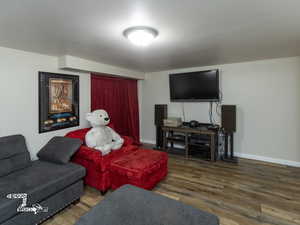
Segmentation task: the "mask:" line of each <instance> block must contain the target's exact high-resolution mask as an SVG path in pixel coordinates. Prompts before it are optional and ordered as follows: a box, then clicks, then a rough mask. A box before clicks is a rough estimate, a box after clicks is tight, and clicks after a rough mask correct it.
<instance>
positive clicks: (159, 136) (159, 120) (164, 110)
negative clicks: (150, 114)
mask: <svg viewBox="0 0 300 225" xmlns="http://www.w3.org/2000/svg"><path fill="white" fill-rule="evenodd" d="M167 117H168V105H155V106H154V123H155V125H156V148H158V149H161V148H162V147H163V131H162V129H161V127H162V126H163V125H164V119H166V118H167Z"/></svg>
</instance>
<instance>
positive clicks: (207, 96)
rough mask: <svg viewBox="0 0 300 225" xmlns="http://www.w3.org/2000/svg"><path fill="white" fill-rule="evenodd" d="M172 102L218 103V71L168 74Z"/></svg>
mask: <svg viewBox="0 0 300 225" xmlns="http://www.w3.org/2000/svg"><path fill="white" fill-rule="evenodd" d="M169 81H170V96H171V101H173V102H176V101H177V102H197V101H198V102H212V101H214V102H216V101H219V70H207V71H199V72H191V73H180V74H170V75H169Z"/></svg>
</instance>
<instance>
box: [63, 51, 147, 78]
mask: <svg viewBox="0 0 300 225" xmlns="http://www.w3.org/2000/svg"><path fill="white" fill-rule="evenodd" d="M58 65H59V68H60V69H70V70H73V71H74V70H76V71H81V72H89V73H106V74H112V75H117V76H122V77H127V78H133V79H145V73H143V72H139V71H135V70H129V69H125V68H122V67H117V66H113V65H108V64H104V63H99V62H94V61H91V60H86V59H82V58H78V57H74V56H70V55H64V56H61V57H59V59H58Z"/></svg>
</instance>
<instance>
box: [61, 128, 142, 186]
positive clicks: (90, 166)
mask: <svg viewBox="0 0 300 225" xmlns="http://www.w3.org/2000/svg"><path fill="white" fill-rule="evenodd" d="M89 130H90V128H85V129H79V130H75V131H72V132H69V133H68V134H66V137H70V138H78V139H81V140H82V141H83V143H84V144H83V145H82V146H81V147H80V149H79V150H78V151H77V152H76V153H75V154H74V156H73V157H72V159H71V161H72V162H74V163H77V164H80V165H82V166H83V167H85V168H86V176H85V178H84V181H85V184H87V185H89V186H92V187H94V188H96V189H98V190H100V191H103V192H104V191H106V190H107V189H109V188H110V187H111V179H110V178H111V176H110V170H109V167H110V164H111V162H112V161H113V160H115V159H119V158H120V157H123V156H124V155H127V154H128V153H130V152H134V151H137V150H138V146H137V145H135V143H134V141H133V139H132V138H130V137H127V136H122V138H123V139H124V144H123V146H122V148H121V149H119V150H115V151H112V152H111V153H109V154H107V155H104V156H102V154H101V152H100V151H98V150H96V149H93V148H89V147H87V146H86V145H85V135H86V133H87V132H88V131H89Z"/></svg>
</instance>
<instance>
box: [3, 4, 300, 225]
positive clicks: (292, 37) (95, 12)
mask: <svg viewBox="0 0 300 225" xmlns="http://www.w3.org/2000/svg"><path fill="white" fill-rule="evenodd" d="M71 4H72V5H71ZM299 6H300V4H299V2H296V1H285V2H273V1H271V0H264V1H256V0H255V1H246V2H235V1H221V2H218V3H215V2H210V1H201V2H181V1H164V2H160V3H159V4H158V3H155V2H152V1H145V2H138V1H134V2H131V1H124V2H109V1H106V0H101V1H93V0H88V1H85V2H80V1H76V2H72V3H71V2H70V1H68V0H63V1H60V4H57V3H54V2H52V1H36V0H30V1H24V2H19V1H15V0H10V1H3V2H2V3H1V8H0V12H1V13H0V31H1V32H0V58H1V60H0V92H1V95H0V102H1V113H0V115H1V117H0V118H1V119H0V123H1V126H0V137H1V138H0V160H1V162H2V163H1V166H0V176H1V177H0V191H1V205H0V208H1V209H2V213H0V224H3V225H8V224H18V225H23V224H24V225H26V224H39V223H41V224H49V225H50V224H52V225H57V224H64V225H71V224H78V225H80V224H86V225H87V224H91V225H92V224H112V223H114V224H118V221H117V218H119V219H120V221H121V222H122V220H121V219H123V220H124V218H122V217H121V215H124V214H123V213H122V211H121V210H122V209H121V207H122V206H124V205H125V201H126V198H125V197H124V199H123V197H122V196H123V194H124V196H125V195H126V193H128V196H129V197H128V196H127V195H126V196H127V197H128V198H129V199H130V198H131V199H133V197H132V196H133V195H134V196H135V197H136V195H138V196H146V197H145V198H146V200H145V199H142V197H141V199H135V198H134V200H132V202H131V203H130V202H129V203H128V204H133V203H136V204H139V202H138V201H139V200H141V202H142V203H140V204H141V205H140V206H138V208H139V210H141V211H139V212H141V213H140V216H141V217H147V218H148V217H149V219H148V220H147V219H145V220H140V219H141V218H140V217H138V218H137V217H136V215H130V210H128V209H127V211H126V215H127V217H126V219H128V221H130V222H129V223H130V224H150V223H151V224H168V225H173V224H180V221H182V219H185V217H184V216H183V215H182V211H184V212H186V213H187V215H189V217H188V218H189V220H188V221H187V222H186V223H185V224H222V225H229V224H254V225H255V224H265V225H266V224H270V225H271V224H272V225H273V224H300V222H299V221H300V214H299V211H300V205H299V200H300V182H299V181H300V180H299V178H300V177H299V172H300V151H299V149H300V140H299V133H300V121H299V115H300V101H299V98H300V89H299V84H300V50H299V47H298V46H299V44H300V43H299V40H300V33H299V29H298V27H299V21H300V16H299V13H298V8H299ZM207 18H208V19H207ZM136 30H137V31H143V32H146V33H147V35H148V36H146V37H143V38H140V39H138V40H137V41H139V42H143V41H145V42H149V43H147V44H149V45H148V46H139V44H141V43H133V42H134V41H135V40H133V39H132V37H133V36H134V34H133V33H132V32H133V31H136ZM149 36H151V37H152V38H153V40H152V42H151V43H150V41H149V40H148V39H147V38H149ZM135 44H138V45H135ZM142 44H144V43H142ZM205 71H217V73H216V75H215V76H216V81H217V86H216V87H217V88H216V90H215V91H216V93H217V97H216V98H215V99H213V100H210V99H208V100H207V99H203V98H202V99H196V101H195V99H193V101H191V99H186V98H182V99H181V100H179V101H178V100H174V99H173V98H172V96H171V95H170V92H171V89H172V85H171V81H170V79H171V75H178V77H179V75H182V74H189V73H191V75H189V77H191V76H192V74H196V75H197V74H201V72H205ZM65 76H67V77H65ZM68 76H69V77H68ZM199 76H200V75H199ZM64 78H66V79H70V80H72V79H73V80H72V81H74V83H72V84H71V85H69V83H67V84H65V85H67V86H64V87H67V89H68V88H70V90H72V91H71V92H69V95H70V93H72V94H71V95H72V98H71V99H72V102H71V103H70V105H71V109H70V110H71V111H72V113H71V114H72V115H71V117H68V116H67V117H66V118H67V122H66V118H61V117H59V118H55V119H53V118H54V117H51V116H53V114H55V113H53V112H50V109H49V106H51V104H52V103H51V100H50V97H49V95H51V93H52V92H51V85H50V82H51V79H52V80H53V79H54V80H55V79H56V80H59V81H61V80H62V79H64ZM44 79H49V81H47V82H49V83H45V82H44V81H45V80H44ZM97 79H98V81H97ZM105 82H106V83H105ZM108 82H112V83H116V84H117V85H119V86H113V84H112V85H111V86H109V85H108ZM126 82H130V85H131V86H126V88H125V86H124V85H127V84H125V83H126ZM104 83H105V85H103V84H104ZM121 83H122V85H123V86H122V85H121ZM55 85H57V84H53V88H55ZM72 85H73V86H72ZM76 85H77V86H76ZM101 85H102V86H101ZM200 85H201V84H199V87H200ZM205 85H206V84H204V85H202V87H201V88H202V90H204V89H205ZM99 87H100V88H99ZM112 87H114V88H115V89H113V88H112ZM182 88H183V87H182ZM201 88H199V90H200V89H201ZM125 89H126V90H128V95H127V93H125V92H124V91H125ZM179 89H180V88H179ZM122 91H123V92H122ZM129 91H131V92H130V93H129ZM108 92H110V93H108ZM49 93H50V94H49ZM103 93H106V94H103ZM112 93H118V95H119V97H116V96H115V95H113V94H112ZM63 94H64V92H62V95H63ZM69 95H68V96H67V97H66V99H67V100H68V99H69ZM108 96H109V97H108ZM200 98H201V97H200ZM100 99H102V100H100ZM101 101H102V102H101ZM156 105H160V106H161V105H164V106H165V107H166V109H167V110H166V111H165V112H164V113H165V114H166V116H165V117H164V118H161V123H162V124H161V125H158V124H156V119H157V118H156V116H157V115H156V114H155V112H156V111H155V106H156ZM222 106H223V107H226V106H234V107H235V112H234V116H233V117H234V124H235V129H234V131H232V132H231V131H230V132H227V130H226V128H224V126H225V125H224V124H225V122H226V121H224V120H225V117H224V116H223V117H222V114H223V115H224V112H223V111H222ZM53 109H54V108H53ZM100 109H102V110H106V111H107V112H108V114H105V113H106V112H102V111H101V112H98V111H97V110H100ZM45 110H46V111H47V112H46V111H45ZM48 110H49V111H48ZM44 112H46V113H44ZM43 113H44V114H43ZM63 113H66V111H64V112H63ZM73 113H74V114H73ZM59 114H61V113H59ZM63 115H65V114H63ZM100 116H101V117H102V116H103V118H108V121H106V122H107V123H106V122H105V121H104V120H103V121H99V120H97V121H96V122H95V120H96V119H95V118H99V117H100ZM44 117H45V119H44ZM54 120H55V121H57V123H59V125H58V127H55V126H54V125H53V121H54ZM164 120H169V121H171V122H175V121H176V122H178V121H179V123H180V126H175V127H172V128H170V127H169V128H166V127H168V126H164ZM190 121H196V122H197V123H198V125H197V126H196V127H193V126H191V123H190ZM100 122H102V123H103V124H104V123H105V126H106V127H108V126H109V128H108V130H109V132H111V134H110V135H112V136H113V138H112V140H111V141H112V142H113V144H116V142H117V139H118V140H120V144H121V146H122V147H120V146H119V147H112V148H109V149H107V148H101V147H99V146H97V145H93V144H91V142H89V141H87V136H88V133H89V132H90V131H91V130H90V128H91V127H93V128H92V129H98V128H99V125H98V124H97V125H95V123H100ZM108 122H110V123H108ZM182 124H183V125H182ZM184 124H185V125H184ZM199 124H200V125H199ZM201 124H202V125H201ZM203 124H209V125H208V126H213V129H211V128H210V127H208V128H207V127H205V128H203V127H201V126H204V125H203ZM160 128H163V129H165V130H159V129H160ZM179 128H180V129H181V128H184V129H185V130H183V135H182V137H183V141H182V142H180V143H178V142H176V143H175V147H174V144H173V142H171V143H169V142H168V137H167V136H166V135H170V134H172V132H173V131H172V130H175V133H176V131H177V132H178V129H179ZM202 128H203V129H202ZM171 129H172V130H171ZM211 130H213V135H214V138H215V142H214V153H213V155H214V158H215V159H214V160H212V158H211V156H212V153H211V152H212V147H211V145H209V146H210V148H208V149H206V148H205V151H203V152H201V154H200V155H199V154H198V152H200V151H198V152H197V150H196V153H195V154H194V150H193V149H188V147H187V146H189V144H187V142H185V141H189V140H190V138H191V137H192V135H191V134H190V132H196V133H197V132H198V133H199V132H200V133H201V132H202V133H203V132H204V133H205V132H206V131H211ZM106 131H107V129H106ZM180 131H182V130H180ZM80 132H81V133H80ZM82 132H83V133H82ZM160 132H161V133H160ZM91 133H92V132H91ZM179 133H180V132H179ZM15 135H22V137H24V139H23V138H22V137H20V136H15ZM159 135H163V136H164V137H162V136H159ZM227 135H229V140H228V141H229V148H228V149H227V150H226V147H225V145H226V144H225V139H226V137H227ZM230 135H232V136H230ZM65 136H67V137H65ZM233 136H234V138H233ZM7 137H14V138H13V139H12V141H8V139H7ZM57 137H58V138H57ZM63 137H64V138H63ZM68 137H69V138H70V137H72V140H73V139H74V140H73V142H72V143H71V142H68V141H70V139H68ZM185 137H186V140H185V139H184V138H185ZM93 138H95V139H96V136H94V137H92V138H91V139H92V141H93ZM24 140H25V142H24ZM79 140H80V142H79ZM76 141H77V142H76ZM201 141H202V140H201ZM4 142H5V143H6V144H5V143H4ZM8 142H9V143H8ZM61 142H63V144H61ZM164 142H167V143H164ZM7 143H8V144H7ZM16 143H18V144H16ZM59 143H60V144H59ZM211 143H212V142H210V143H209V144H211ZM4 145H5V146H4ZM15 146H19V147H18V148H19V150H20V151H21V152H22V154H25V155H26V156H24V157H30V163H33V164H32V165H34V166H37V167H38V168H39V169H40V172H37V171H36V170H34V171H31V172H32V175H31V174H30V175H28V174H27V175H26V171H27V170H30V168H32V167H34V166H30V163H29V161H28V160H29V159H28V158H26V160H25V161H26V166H22V165H21V167H20V165H19V164H18V163H17V162H16V163H15V162H14V161H13V160H14V159H8V158H9V157H14V156H15V154H21V153H20V152H19V153H17V152H15V150H14V148H16V147H15ZM20 146H23V147H20ZM24 146H25V147H24ZM64 146H65V147H64ZM68 146H69V147H70V149H72V148H73V150H72V151H71V150H70V149H68ZM74 146H77V147H74ZM231 146H232V147H231ZM98 147H99V148H98ZM172 147H174V149H176V152H173V151H172ZM88 148H92V149H93V150H91V152H90V153H87V152H88V150H86V149H88ZM114 148H116V149H119V150H115V149H114ZM55 149H56V152H55ZM57 149H60V151H58V150H57ZM69 150H70V151H69ZM140 150H142V151H140ZM225 150H226V151H229V152H228V154H227V153H225ZM231 150H232V151H233V153H232V155H231V154H230V153H231V152H230V151H231ZM53 151H54V152H53ZM118 151H119V152H118ZM1 152H2V153H1ZM24 152H25V153H24ZM57 152H58V153H57ZM61 152H65V153H66V154H69V155H68V157H67V158H63V159H62V158H59V159H54V161H56V162H57V160H58V161H59V162H58V163H54V165H52V164H50V162H51V163H53V162H54V161H53V157H59V154H60V153H61ZM27 153H28V154H27ZM121 153H122V154H121ZM129 153H130V154H129ZM175 153H176V154H175ZM202 153H203V154H202ZM47 154H48V155H47ZM116 154H118V160H115V161H114V160H113V159H112V158H114V157H115V155H116ZM45 155H46V156H45ZM102 156H103V157H102ZM49 157H50V159H49ZM64 157H65V155H64ZM85 157H87V158H85ZM89 157H91V158H89ZM103 159H108V160H107V161H105V160H103ZM47 160H49V162H48V161H47ZM155 160H156V161H155ZM158 160H160V161H158ZM164 160H165V161H164ZM37 161H46V164H47V166H45V165H46V164H39V163H40V162H38V165H37ZM104 161H105V163H104ZM125 161H126V162H125ZM166 161H168V164H167V165H166ZM90 162H92V164H89V163H90ZM14 163H15V164H14ZM102 163H104V164H105V165H104V164H103V165H102ZM109 163H110V164H109ZM98 164H101V165H100V166H99V165H98ZM125 164H126V165H125ZM146 165H147V166H148V167H149V168H154V167H156V168H158V167H159V168H160V169H157V173H156V172H153V173H150V172H149V170H148V169H149V168H148V167H147V168H148V169H147V177H143V179H140V180H138V181H137V182H136V183H134V182H133V181H129V178H128V179H125V178H124V177H122V175H124V174H126V176H130V175H128V173H129V172H128V171H130V167H131V168H133V167H134V168H135V169H136V171H138V172H137V173H138V175H137V176H136V177H135V179H138V177H141V176H142V175H141V174H143V175H144V173H143V172H145V171H146V169H145V168H146ZM158 165H159V166H158ZM15 166H19V168H18V169H16V170H15V169H14V168H13V167H15ZM77 166H78V167H77ZM102 166H103V167H102ZM166 166H167V167H166ZM1 167H2V168H1ZM60 167H66V168H65V169H66V171H67V172H69V173H70V174H71V172H72V171H77V172H76V178H75V177H74V176H75V175H74V174H73V175H72V176H71V175H70V177H67V176H64V175H63V174H64V172H63V170H62V169H60ZM104 167H105V169H104ZM121 167H122V168H121ZM99 168H100V169H99ZM124 168H126V171H127V172H125V169H124ZM106 169H107V170H106ZM127 169H128V170H127ZM31 170H33V169H31ZM48 170H51V172H50V171H48ZM99 170H101V172H99ZM21 172H22V173H23V175H22V173H21ZM14 173H20V174H19V176H18V178H16V177H14V176H13V175H14ZM74 173H75V172H74ZM46 174H47V175H46ZM145 174H146V173H145ZM65 175H66V174H65ZM22 176H23V177H22ZM47 176H49V182H50V180H51V179H52V178H53V179H55V178H54V177H61V178H63V179H65V180H68V179H70V182H71V180H72V179H74V180H72V182H71V183H70V184H65V187H64V188H63V187H62V186H59V185H58V186H56V189H55V190H56V191H55V194H54V193H52V192H51V190H52V189H45V190H44V189H43V194H44V195H45V196H50V195H51V197H53V199H51V198H50V197H49V198H48V197H47V198H45V196H44V197H40V196H42V195H41V194H37V195H35V194H32V193H31V191H28V189H26V188H28V187H29V186H30V185H29V183H34V184H36V185H38V184H39V182H41V183H42V182H46V180H43V179H45V177H46V178H47ZM145 176H146V175H145ZM50 178H51V179H50ZM154 178H155V179H154ZM19 179H20V180H19ZM39 179H41V180H40V181H38V180H39ZM23 180H24V181H23ZM35 180H36V181H35ZM13 181H15V182H16V184H19V183H22V182H25V184H24V183H22V184H21V185H19V186H18V185H14V182H13ZM121 181H122V182H121ZM135 181H136V180H135ZM35 182H36V183H35ZM51 182H52V181H51ZM60 182H61V181H60ZM60 184H61V185H62V183H60ZM124 184H129V185H131V186H129V187H130V188H128V185H124ZM15 186H18V187H15ZM38 186H40V185H38ZM41 186H42V185H41ZM122 186H124V187H122ZM132 186H133V187H132ZM134 186H137V187H138V189H135V188H136V187H134ZM7 187H11V189H9V188H7ZM131 187H132V190H131ZM68 188H69V189H68ZM122 188H125V189H122ZM8 189H9V190H8ZM144 189H146V190H150V191H151V192H148V191H146V192H145V193H144ZM34 190H35V189H34ZM53 190H54V189H53ZM118 191H122V192H118ZM123 191H124V192H123ZM20 193H23V194H26V195H28V201H29V202H28V206H32V207H31V208H30V207H29V208H28V210H29V211H30V210H31V209H32V210H33V209H35V210H36V209H38V208H37V207H34V205H36V204H39V206H43V207H47V208H48V209H49V211H48V212H43V211H42V209H41V211H40V212H39V213H37V214H35V213H34V212H33V211H30V212H24V211H20V212H19V211H17V210H18V206H19V204H21V202H22V197H20V196H21V195H20V196H19V198H18V199H14V200H13V199H9V198H8V197H7V196H8V195H9V194H11V195H10V197H11V198H13V196H16V198H17V195H13V194H20ZM70 193H73V194H74V196H73V195H71V194H70ZM119 193H120V194H119ZM149 193H150V194H151V196H150V195H149ZM52 194H53V195H52ZM56 194H58V195H56ZM152 194H153V196H152ZM69 195H70V199H69V200H68V201H67V200H66V201H62V202H59V201H58V200H57V199H62V196H67V197H66V198H68V196H69ZM120 196H121V197H120ZM118 199H119V200H120V201H123V200H124V205H119V204H116V205H113V204H112V203H111V202H113V201H112V200H115V201H118ZM48 200H49V201H48ZM104 200H105V201H104ZM127 200H128V199H127ZM152 200H153V204H149V205H147V204H144V203H143V202H144V201H152ZM11 201H12V202H13V204H14V205H9V207H10V208H9V207H8V204H11ZM102 201H103V202H102ZM169 201H170V202H169ZM55 202H57V204H58V203H59V204H61V205H59V204H58V205H55V204H54V203H55ZM101 202H102V203H101ZM177 204H180V205H177ZM181 204H182V205H181ZM107 205H109V207H107ZM165 205H172V207H171V206H170V210H169V211H168V212H165V214H166V213H170V217H172V216H173V217H174V218H176V220H177V221H174V220H175V219H174V220H171V219H170V218H169V217H168V218H166V217H164V216H163V215H165V214H164V213H159V215H157V212H158V211H157V210H158V209H160V210H166V209H162V208H160V207H163V206H165ZM173 205H174V207H173ZM131 206H132V205H131ZM11 207H12V208H13V207H14V208H15V209H14V208H13V210H11ZM51 207H52V208H51ZM144 207H146V208H144ZM125 208H126V207H125ZM128 208H129V207H128ZM178 208H179V209H180V210H179V209H178ZM183 208H184V209H183ZM20 209H21V210H26V207H23V208H22V207H21V208H20ZM146 209H147V210H146ZM106 210H107V211H106ZM117 210H120V212H116V211H117ZM172 210H173V211H172ZM176 210H179V212H178V211H176ZM189 210H191V211H192V212H190V211H189ZM8 212H9V213H8ZM106 212H109V214H105V213H106ZM101 213H102V214H101ZM117 213H119V214H117ZM98 214H99V215H102V216H103V215H104V214H105V215H106V216H108V217H110V218H107V220H104V222H103V223H101V222H99V221H100V219H99V215H98ZM152 214H155V216H152ZM6 215H7V216H6ZM93 220H94V221H93ZM112 221H114V222H112ZM132 221H134V222H132ZM96 222H97V223H96ZM121 222H120V223H121Z"/></svg>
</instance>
